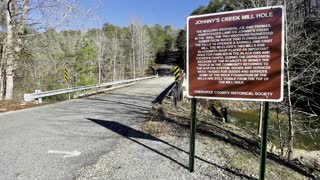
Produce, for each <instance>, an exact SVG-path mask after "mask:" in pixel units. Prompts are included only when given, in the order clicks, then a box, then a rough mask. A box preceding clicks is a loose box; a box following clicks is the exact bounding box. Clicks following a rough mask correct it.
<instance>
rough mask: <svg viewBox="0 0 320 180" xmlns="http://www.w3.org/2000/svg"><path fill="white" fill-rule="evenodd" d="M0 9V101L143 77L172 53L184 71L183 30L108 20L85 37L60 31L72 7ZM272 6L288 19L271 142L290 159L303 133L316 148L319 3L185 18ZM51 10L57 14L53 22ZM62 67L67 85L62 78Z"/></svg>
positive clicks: (284, 0)
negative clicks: (280, 93)
mask: <svg viewBox="0 0 320 180" xmlns="http://www.w3.org/2000/svg"><path fill="white" fill-rule="evenodd" d="M0 3H1V4H0V53H1V56H0V100H6V101H10V100H14V99H18V100H20V99H21V98H22V97H23V94H25V93H30V92H34V90H35V89H41V90H43V91H45V90H54V89H59V88H66V87H68V86H72V87H74V86H80V85H89V84H96V83H100V82H109V81H115V80H121V79H131V78H137V77H143V76H146V75H147V73H148V71H149V70H150V66H152V65H154V64H155V63H161V62H159V61H157V57H159V56H161V55H165V54H166V53H169V52H177V53H178V54H179V55H178V58H177V60H176V63H177V64H179V65H180V66H181V67H182V69H184V68H185V59H186V55H185V54H186V53H185V49H186V29H175V28H174V27H172V26H170V25H167V26H161V25H154V26H149V25H143V24H142V23H140V22H139V20H138V18H133V19H132V21H131V23H130V24H128V25H127V26H125V27H119V26H116V25H112V24H110V23H107V22H105V23H104V24H103V26H102V27H101V28H92V29H89V30H85V31H84V30H58V28H57V27H59V26H61V24H62V22H63V21H64V20H66V19H68V18H69V17H72V16H76V14H77V13H79V12H78V11H77V7H75V6H74V5H73V4H72V3H71V2H68V1H63V0H49V1H45V0H38V1H32V0H30V1H29V0H3V1H1V2H0ZM273 5H284V6H285V7H286V14H287V16H286V48H285V49H286V53H285V87H284V90H285V99H284V101H283V102H281V103H273V104H272V106H271V108H272V113H273V114H274V116H276V117H277V118H276V120H277V121H276V127H275V129H276V130H277V131H276V135H275V136H276V139H277V141H278V145H279V147H280V149H281V153H280V154H281V156H283V157H285V158H288V159H290V157H291V155H292V151H293V147H294V146H295V145H294V144H295V135H296V134H306V135H308V136H309V137H310V138H311V139H312V140H313V141H312V143H313V144H314V146H315V147H318V148H319V147H320V144H319V138H320V133H319V132H320V119H319V113H320V100H319V99H320V1H319V0H290V1H288V0H212V1H210V2H209V4H208V5H207V6H201V7H199V8H197V9H195V10H194V11H193V12H190V15H199V14H207V13H216V12H223V11H232V10H239V9H247V8H256V7H265V6H273ZM52 12H60V13H56V16H57V17H55V18H57V19H58V20H55V21H54V22H53V23H52V19H51V18H53V17H50V14H51V13H52ZM32 14H33V16H32ZM34 14H38V15H37V16H34ZM58 15H60V16H58ZM186 18H187V17H186ZM65 69H68V72H69V80H68V82H66V81H65V79H64V76H63V73H64V70H65ZM205 103H207V104H208V103H209V104H217V102H216V101H206V102H205ZM219 103H220V102H219ZM221 103H223V102H221Z"/></svg>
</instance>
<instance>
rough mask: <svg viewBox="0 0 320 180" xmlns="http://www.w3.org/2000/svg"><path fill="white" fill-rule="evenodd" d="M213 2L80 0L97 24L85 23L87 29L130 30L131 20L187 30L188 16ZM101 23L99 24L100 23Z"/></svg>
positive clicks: (182, 0) (188, 0) (197, 0)
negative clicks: (110, 27)
mask: <svg viewBox="0 0 320 180" xmlns="http://www.w3.org/2000/svg"><path fill="white" fill-rule="evenodd" d="M209 1H210V0H80V1H79V3H80V4H79V5H80V7H81V9H86V10H90V12H91V13H92V14H93V15H94V16H95V17H96V18H94V19H98V20H96V22H93V21H87V22H82V23H83V26H87V28H91V27H97V26H101V24H103V23H105V22H108V23H110V24H114V25H117V26H127V25H128V24H129V23H130V22H131V20H132V18H135V19H138V21H139V22H140V23H141V24H143V25H155V24H160V25H162V26H165V25H171V26H173V27H175V28H184V27H185V25H186V19H187V17H188V15H189V14H190V13H191V12H192V11H193V10H194V9H196V8H198V7H199V6H201V5H205V6H206V5H208V3H209ZM97 21H99V22H97Z"/></svg>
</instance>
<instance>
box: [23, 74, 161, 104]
mask: <svg viewBox="0 0 320 180" xmlns="http://www.w3.org/2000/svg"><path fill="white" fill-rule="evenodd" d="M156 77H158V76H150V77H142V78H136V79H129V80H119V81H114V82H107V83H101V84H95V85H88V86H77V87H71V88H65V89H58V90H51V91H44V92H37V93H31V94H24V96H23V98H24V101H26V102H30V101H35V100H38V99H41V98H44V97H49V96H55V95H60V94H67V93H72V92H77V91H85V90H92V89H96V90H97V92H98V91H99V90H100V89H101V88H106V87H108V86H110V87H113V86H117V85H127V84H130V83H135V82H138V81H142V80H147V79H152V78H156Z"/></svg>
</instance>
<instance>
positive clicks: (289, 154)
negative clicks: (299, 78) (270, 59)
mask: <svg viewBox="0 0 320 180" xmlns="http://www.w3.org/2000/svg"><path fill="white" fill-rule="evenodd" d="M283 3H284V6H285V7H287V1H286V0H285V1H284V2H283ZM285 24H286V31H285V32H286V34H285V36H286V37H285V43H286V44H285V46H286V47H285V58H286V80H287V105H288V126H289V131H288V145H287V146H288V149H287V159H288V160H290V159H292V154H293V139H294V128H293V117H292V102H291V81H290V71H289V70H290V60H289V56H288V53H289V51H288V19H287V17H285Z"/></svg>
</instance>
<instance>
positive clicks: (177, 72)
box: [173, 65, 181, 82]
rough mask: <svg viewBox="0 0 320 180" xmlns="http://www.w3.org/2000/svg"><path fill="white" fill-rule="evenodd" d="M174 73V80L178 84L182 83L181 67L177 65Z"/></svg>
mask: <svg viewBox="0 0 320 180" xmlns="http://www.w3.org/2000/svg"><path fill="white" fill-rule="evenodd" d="M173 73H174V80H175V81H176V82H178V81H180V79H181V69H180V67H179V66H177V65H175V66H174V67H173Z"/></svg>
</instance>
